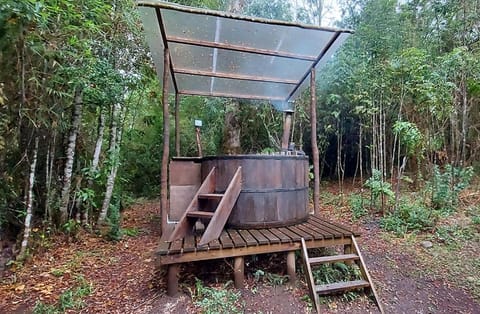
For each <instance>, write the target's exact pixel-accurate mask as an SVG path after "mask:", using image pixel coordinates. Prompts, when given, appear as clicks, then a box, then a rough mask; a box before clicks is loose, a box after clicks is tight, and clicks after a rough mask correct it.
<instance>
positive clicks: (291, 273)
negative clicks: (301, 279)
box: [287, 251, 297, 286]
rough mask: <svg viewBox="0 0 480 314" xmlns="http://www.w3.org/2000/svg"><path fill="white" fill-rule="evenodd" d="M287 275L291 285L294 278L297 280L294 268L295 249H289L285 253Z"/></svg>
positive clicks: (293, 283)
mask: <svg viewBox="0 0 480 314" xmlns="http://www.w3.org/2000/svg"><path fill="white" fill-rule="evenodd" d="M287 275H288V281H289V282H290V284H291V285H292V286H293V285H295V280H297V276H296V269H295V251H289V252H288V253H287Z"/></svg>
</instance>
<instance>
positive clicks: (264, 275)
mask: <svg viewBox="0 0 480 314" xmlns="http://www.w3.org/2000/svg"><path fill="white" fill-rule="evenodd" d="M253 277H254V278H255V281H260V280H261V279H264V280H266V282H267V283H268V284H269V285H271V286H273V287H276V286H281V285H283V284H285V283H286V282H287V281H288V276H282V275H278V274H273V273H270V272H265V271H263V270H261V269H257V270H256V271H255V272H254V273H253Z"/></svg>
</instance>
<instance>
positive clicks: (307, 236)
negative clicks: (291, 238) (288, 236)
mask: <svg viewBox="0 0 480 314" xmlns="http://www.w3.org/2000/svg"><path fill="white" fill-rule="evenodd" d="M287 228H288V229H289V230H291V231H293V232H295V233H296V234H298V235H299V236H300V237H302V238H304V239H305V241H308V240H313V239H314V238H315V237H314V236H313V235H312V233H310V232H306V231H305V230H302V229H300V228H298V225H297V226H288V227H287ZM319 238H320V239H321V238H322V237H319Z"/></svg>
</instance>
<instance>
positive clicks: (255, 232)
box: [250, 229, 269, 245]
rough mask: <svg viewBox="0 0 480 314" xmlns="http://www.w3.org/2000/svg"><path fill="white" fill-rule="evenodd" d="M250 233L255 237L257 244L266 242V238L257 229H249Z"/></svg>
mask: <svg viewBox="0 0 480 314" xmlns="http://www.w3.org/2000/svg"><path fill="white" fill-rule="evenodd" d="M250 234H251V235H252V236H254V237H255V240H257V242H258V244H259V245H263V244H268V243H269V241H268V239H267V238H266V237H265V236H264V235H263V234H262V233H261V232H260V231H258V230H256V229H251V230H250Z"/></svg>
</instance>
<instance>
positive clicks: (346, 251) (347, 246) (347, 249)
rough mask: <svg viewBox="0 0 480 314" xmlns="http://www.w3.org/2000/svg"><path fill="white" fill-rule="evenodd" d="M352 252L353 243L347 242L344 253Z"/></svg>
mask: <svg viewBox="0 0 480 314" xmlns="http://www.w3.org/2000/svg"><path fill="white" fill-rule="evenodd" d="M350 253H352V245H351V244H345V245H344V246H343V254H350Z"/></svg>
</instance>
